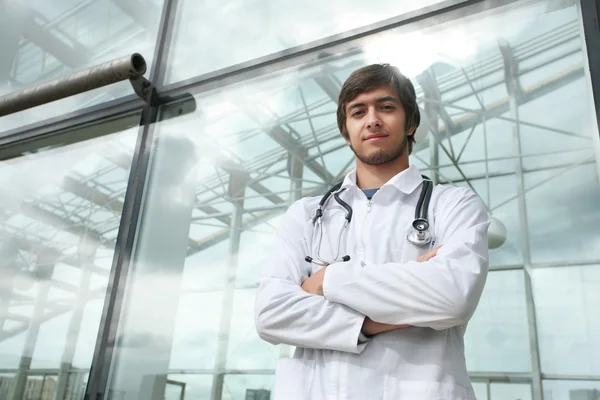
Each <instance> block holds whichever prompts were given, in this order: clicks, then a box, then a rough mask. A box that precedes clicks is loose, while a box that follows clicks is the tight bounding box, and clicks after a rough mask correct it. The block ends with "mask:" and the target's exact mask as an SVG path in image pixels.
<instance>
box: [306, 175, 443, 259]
mask: <svg viewBox="0 0 600 400" xmlns="http://www.w3.org/2000/svg"><path fill="white" fill-rule="evenodd" d="M422 177H423V187H422V188H421V195H420V196H419V201H418V202H417V207H416V209H415V219H414V221H413V223H412V229H411V231H410V232H409V233H408V234H407V235H406V239H407V240H408V242H409V243H412V244H414V245H416V246H425V245H427V244H429V243H431V239H432V237H431V234H430V233H429V220H428V219H427V210H428V209H429V202H430V201H431V194H432V193H433V182H432V181H431V179H429V178H428V177H426V176H425V175H422ZM342 183H343V182H340V183H338V184H337V185H335V186H334V187H332V188H331V189H329V191H328V192H327V193H325V195H324V196H323V197H322V198H321V201H320V202H319V206H318V207H317V209H316V210H315V215H314V216H313V218H312V223H313V225H315V224H316V225H317V228H318V236H319V237H318V242H317V243H318V244H317V259H318V260H315V259H313V258H312V257H310V256H306V257H305V258H304V260H305V261H306V262H308V263H314V264H317V265H320V266H323V267H326V266H328V265H331V264H335V263H339V262H347V261H350V256H349V255H345V256H342V257H341V258H340V248H341V243H342V236H343V233H344V230H345V229H346V228H347V227H348V225H350V221H352V207H350V205H348V203H346V202H345V201H344V200H342V199H340V193H341V192H343V191H344V190H345V189H341V190H340V188H341V187H342ZM332 195H333V198H334V199H335V201H336V202H337V203H338V204H339V205H340V206H342V207H344V209H345V210H346V215H345V217H344V225H343V226H342V228H341V229H340V232H339V234H338V240H337V248H336V251H335V257H334V258H333V260H325V259H323V258H322V257H321V243H322V241H323V221H322V218H323V209H324V208H325V206H326V204H327V202H328V200H329V199H330V198H331V196H332Z"/></svg>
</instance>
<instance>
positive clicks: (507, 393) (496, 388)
mask: <svg viewBox="0 0 600 400" xmlns="http://www.w3.org/2000/svg"><path fill="white" fill-rule="evenodd" d="M490 394H491V396H490V397H491V399H490V400H531V385H528V384H523V383H492V384H490Z"/></svg>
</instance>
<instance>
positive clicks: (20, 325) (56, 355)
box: [0, 114, 140, 400]
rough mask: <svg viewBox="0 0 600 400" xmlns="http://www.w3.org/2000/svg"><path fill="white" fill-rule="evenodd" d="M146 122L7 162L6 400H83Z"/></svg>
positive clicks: (2, 298) (3, 232)
mask: <svg viewBox="0 0 600 400" xmlns="http://www.w3.org/2000/svg"><path fill="white" fill-rule="evenodd" d="M139 118H140V116H139V114H133V115H130V116H126V117H124V118H121V119H118V120H115V119H113V120H111V121H110V123H104V124H97V125H94V126H88V127H84V128H80V129H78V130H75V131H70V132H67V133H65V134H58V135H56V136H54V139H53V140H54V142H55V145H54V146H53V145H51V144H50V143H46V145H47V146H46V147H44V148H35V147H33V146H34V145H33V144H24V145H22V146H21V147H20V149H19V148H18V147H19V146H13V148H12V149H7V150H6V151H3V152H2V156H3V158H2V160H0V186H1V187H2V188H3V189H2V196H1V198H0V369H1V370H2V376H0V398H2V399H12V398H15V399H21V398H28V399H29V398H31V399H34V398H35V399H50V398H57V399H58V398H60V399H73V400H74V399H81V398H83V393H84V391H85V386H86V382H87V378H88V373H89V368H90V365H91V362H92V354H93V351H94V348H95V343H96V338H97V336H98V327H99V323H100V318H101V314H102V309H103V305H104V298H105V295H106V289H107V283H108V277H109V273H110V269H111V266H112V260H113V255H114V249H115V238H116V232H117V230H118V228H119V224H120V219H121V211H122V207H123V201H124V197H125V190H126V187H127V179H128V176H129V170H130V167H131V160H132V157H133V149H134V145H135V140H136V137H137V130H138V128H137V124H138V123H139ZM135 121H137V122H135ZM90 131H93V132H94V134H95V135H100V134H101V135H105V136H101V137H96V138H89V139H87V140H82V139H81V138H82V137H86V136H89V134H90ZM35 145H39V143H36V144H35ZM17 151H20V155H18V154H17V153H16V152H17ZM11 153H12V154H11ZM54 396H56V397H54Z"/></svg>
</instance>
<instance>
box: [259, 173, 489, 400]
mask: <svg viewBox="0 0 600 400" xmlns="http://www.w3.org/2000/svg"><path fill="white" fill-rule="evenodd" d="M355 176H356V173H355V171H353V172H352V173H350V174H348V175H347V176H346V178H345V180H344V182H343V185H342V187H343V188H345V190H344V191H343V192H342V193H341V194H340V198H342V199H343V200H344V201H346V202H347V203H348V204H349V205H350V206H352V208H353V218H352V222H351V224H350V225H349V228H348V233H347V235H344V236H343V238H342V246H341V250H340V257H341V256H343V255H346V254H349V255H350V257H351V260H350V261H349V262H342V263H337V264H332V265H330V266H329V267H328V269H327V272H326V273H325V278H324V283H323V292H324V296H316V295H311V294H308V293H306V292H304V291H303V290H302V288H301V287H300V285H301V284H302V282H303V281H304V280H305V279H306V278H308V277H309V276H310V274H311V273H314V272H315V271H317V270H319V269H320V268H321V267H320V266H318V265H315V264H309V263H307V262H306V261H304V258H305V256H307V255H309V256H311V257H313V258H314V259H317V255H316V241H315V240H314V239H315V238H316V237H317V236H316V235H315V229H314V227H313V224H312V222H311V219H310V217H311V216H312V215H313V213H314V210H315V208H316V207H317V204H318V203H319V200H320V197H313V198H304V199H301V200H299V201H297V202H296V203H294V204H293V205H292V206H291V207H290V208H289V210H288V212H287V213H286V214H285V216H284V217H283V219H282V221H281V225H280V227H279V232H278V237H277V242H276V245H275V246H274V248H273V254H272V255H271V256H270V257H269V259H268V262H267V265H266V266H265V267H264V270H263V273H262V276H261V281H260V285H259V288H258V291H257V298H256V308H255V310H256V312H255V323H256V328H257V331H258V334H259V336H260V337H261V338H262V339H264V340H266V341H268V342H270V343H273V344H281V343H284V344H288V345H292V346H296V351H295V353H294V356H293V358H284V359H280V360H279V361H278V365H277V369H276V374H275V389H274V399H275V400H307V399H309V400H329V399H332V400H333V399H335V400H368V399H373V400H375V399H377V400H399V399H408V400H433V399H447V400H462V399H468V400H472V399H475V395H474V393H473V389H472V386H471V383H470V381H469V377H468V374H467V369H466V363H465V358H464V342H463V336H464V333H465V329H466V325H467V321H468V320H469V319H470V317H471V315H472V314H473V312H474V311H475V308H476V306H477V303H478V301H479V298H480V296H481V292H482V290H483V287H484V284H485V280H486V276H487V270H488V248H487V228H488V225H489V223H490V218H489V215H488V211H487V209H486V207H485V206H484V204H483V203H482V201H481V200H480V198H479V197H478V196H477V195H476V194H475V193H474V192H473V191H471V190H470V189H466V188H463V187H451V186H445V185H437V186H436V187H435V188H434V191H433V195H432V199H431V203H430V207H429V221H430V223H431V227H430V231H431V232H432V234H433V236H434V240H435V242H434V243H432V244H431V245H428V246H425V247H424V248H421V247H417V246H415V245H412V244H410V243H409V242H408V241H407V239H406V236H407V232H408V230H409V228H410V226H411V223H412V221H413V219H414V213H415V207H416V204H417V201H418V198H419V195H420V192H421V191H420V189H421V187H422V178H421V174H420V172H419V170H418V169H417V168H416V167H410V168H408V169H407V170H404V171H402V172H401V173H399V174H398V175H396V176H395V177H394V178H392V179H391V180H390V181H389V182H388V183H386V184H385V185H383V186H382V187H381V188H380V190H379V191H378V192H377V193H376V194H375V195H374V196H373V198H372V199H371V201H368V199H367V197H366V196H365V195H364V193H363V192H362V191H361V190H360V189H359V188H358V187H357V186H356V183H355ZM344 215H345V213H344V209H343V208H342V207H341V206H339V205H338V203H337V202H336V201H335V200H334V199H333V197H332V198H331V201H329V202H328V204H327V207H326V208H325V211H324V216H323V224H324V225H323V229H324V231H323V243H322V245H321V256H322V257H323V258H324V259H330V258H332V257H333V255H334V254H333V253H334V251H335V249H336V246H337V239H338V233H339V230H340V229H341V227H342V225H343V218H344ZM439 245H443V247H442V249H440V251H439V252H438V253H437V256H436V257H435V258H433V259H431V260H429V261H427V262H424V263H418V262H416V260H417V258H418V257H419V256H420V255H422V254H424V253H426V252H427V251H429V250H430V249H431V248H433V247H437V246H439ZM365 316H369V317H370V318H371V319H373V320H374V321H378V322H384V323H390V324H409V325H411V327H409V328H405V329H399V330H395V331H391V332H387V333H382V334H379V335H376V336H375V337H373V338H372V339H371V340H370V341H369V342H367V343H365V344H360V345H359V344H358V336H359V332H360V330H361V327H362V324H363V320H364V318H365Z"/></svg>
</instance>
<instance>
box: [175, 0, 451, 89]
mask: <svg viewBox="0 0 600 400" xmlns="http://www.w3.org/2000/svg"><path fill="white" fill-rule="evenodd" d="M441 1H442V0H421V1H419V2H414V1H408V0H400V1H391V0H373V1H371V2H369V3H366V2H362V1H356V0H354V1H341V0H336V1H329V2H319V1H315V0H310V1H304V2H301V3H299V2H296V1H292V0H254V1H243V2H242V1H225V2H223V1H213V0H210V1H202V2H198V1H195V0H182V1H179V2H178V7H177V8H178V9H177V18H178V19H177V21H178V22H177V27H176V30H175V35H174V39H173V44H172V45H171V56H170V57H171V62H170V64H169V67H168V70H167V81H168V83H172V82H176V81H179V80H182V79H187V78H191V77H193V76H195V75H202V74H206V73H208V72H212V71H215V70H219V69H222V68H226V67H229V66H231V65H235V64H239V63H243V62H244V61H249V60H254V59H256V58H260V57H262V56H266V55H269V54H272V53H276V52H279V51H281V50H286V49H289V48H291V47H295V46H299V45H303V44H306V43H309V42H312V41H315V40H318V39H323V38H325V37H328V36H332V35H335V34H338V33H342V32H346V31H350V30H352V29H355V28H361V27H364V26H367V25H369V24H372V23H374V22H378V21H381V20H386V19H390V18H393V17H395V16H398V15H401V14H404V13H408V12H411V11H415V10H417V9H419V8H424V7H427V6H430V5H433V4H436V3H440V2H441Z"/></svg>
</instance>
